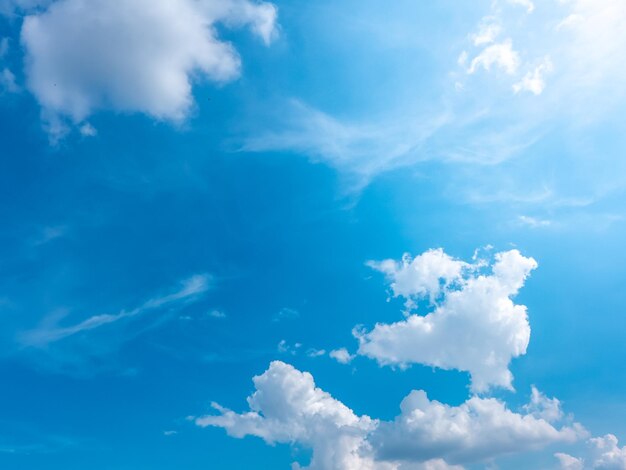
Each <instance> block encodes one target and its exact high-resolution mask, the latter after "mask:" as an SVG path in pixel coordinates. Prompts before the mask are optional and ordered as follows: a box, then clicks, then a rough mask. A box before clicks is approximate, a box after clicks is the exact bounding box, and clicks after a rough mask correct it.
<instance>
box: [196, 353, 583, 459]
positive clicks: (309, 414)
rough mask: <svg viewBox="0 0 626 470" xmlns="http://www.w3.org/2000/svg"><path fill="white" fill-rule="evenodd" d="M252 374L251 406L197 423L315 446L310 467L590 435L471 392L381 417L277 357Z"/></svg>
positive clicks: (422, 401) (416, 395) (494, 449)
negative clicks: (457, 400)
mask: <svg viewBox="0 0 626 470" xmlns="http://www.w3.org/2000/svg"><path fill="white" fill-rule="evenodd" d="M253 381H254V385H255V389H256V391H255V392H254V393H253V394H252V395H251V396H250V397H249V398H248V405H249V406H250V411H248V412H244V413H236V412H234V411H231V410H228V409H226V408H223V407H221V406H220V405H218V404H213V407H214V408H215V410H217V412H218V413H219V414H217V415H207V416H202V417H199V418H196V419H195V423H196V424H197V425H198V426H202V427H207V426H214V427H220V428H224V429H225V430H226V432H227V433H228V434H229V435H230V436H232V437H237V438H242V437H244V436H248V435H251V436H257V437H260V438H262V439H263V440H265V441H266V442H267V443H269V444H274V443H298V444H300V445H302V446H305V447H308V448H311V449H312V450H313V456H312V459H311V462H310V465H309V466H308V467H306V468H307V469H309V470H409V469H411V470H417V469H423V470H426V469H430V470H435V469H440V470H443V469H458V468H462V467H460V466H459V465H463V464H467V463H471V462H477V461H485V460H489V459H492V458H494V457H497V456H499V455H503V454H509V453H515V452H523V451H528V450H533V449H538V448H542V447H544V446H546V445H549V444H552V443H557V442H572V441H575V440H577V439H579V438H580V437H581V436H584V435H585V431H584V430H583V429H582V428H581V427H580V425H578V424H573V425H570V426H562V427H560V428H557V427H555V425H554V424H553V423H551V422H549V421H548V420H546V419H544V418H540V417H536V416H534V415H533V414H518V413H514V412H512V411H511V410H509V409H507V407H506V406H505V405H504V404H503V403H502V402H500V401H498V400H496V399H483V398H478V397H473V398H470V399H469V400H468V401H467V402H465V403H463V404H461V405H460V406H458V407H452V406H448V405H444V404H441V403H439V402H437V401H431V400H429V399H428V397H427V396H426V393H425V392H423V391H413V392H411V393H410V394H409V396H407V397H406V398H405V399H404V400H403V401H402V404H401V407H400V408H401V414H400V415H399V416H398V417H397V418H396V419H395V420H394V421H390V422H384V421H382V422H381V421H379V420H376V419H372V418H370V417H369V416H357V415H356V414H355V413H354V412H353V411H352V410H351V409H350V408H348V407H347V406H346V405H344V404H343V403H341V402H340V401H338V400H336V399H335V398H333V397H332V396H331V395H330V394H328V393H327V392H325V391H323V390H321V389H320V388H318V387H316V385H315V382H314V380H313V377H312V376H311V374H309V373H307V372H300V371H299V370H297V369H295V368H294V367H292V366H291V365H289V364H285V363H283V362H279V361H275V362H272V363H271V364H270V366H269V368H268V370H267V371H266V372H264V373H263V374H262V375H260V376H257V377H254V379H253ZM293 468H300V467H299V466H298V465H297V464H294V467H293Z"/></svg>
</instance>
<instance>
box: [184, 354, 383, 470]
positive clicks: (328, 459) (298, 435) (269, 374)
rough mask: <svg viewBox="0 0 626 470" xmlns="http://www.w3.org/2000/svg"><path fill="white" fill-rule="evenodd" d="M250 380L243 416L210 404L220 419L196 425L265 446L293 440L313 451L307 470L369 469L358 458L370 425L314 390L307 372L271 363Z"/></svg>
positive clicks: (364, 449)
mask: <svg viewBox="0 0 626 470" xmlns="http://www.w3.org/2000/svg"><path fill="white" fill-rule="evenodd" d="M253 381H254V385H255V388H256V391H255V392H254V394H252V395H251V396H250V397H249V398H248V404H249V406H250V411H249V412H246V413H243V414H237V413H235V412H233V411H230V410H227V409H225V408H222V407H221V406H219V405H217V404H214V405H213V406H214V408H215V409H216V410H217V411H219V412H220V415H218V416H203V417H200V418H197V419H196V420H195V422H196V424H197V425H199V426H202V427H206V426H217V427H222V428H224V429H226V431H227V432H228V434H229V435H230V436H233V437H238V438H241V437H244V436H247V435H253V436H257V437H260V438H262V439H264V440H265V441H266V442H268V443H270V444H273V443H277V442H279V443H292V442H298V443H300V444H301V445H304V446H307V447H310V448H312V449H313V458H312V460H311V464H310V466H309V467H308V468H309V469H311V470H333V469H336V470H366V469H372V468H373V466H372V462H371V460H370V461H369V462H368V461H367V460H368V459H367V458H364V457H362V455H361V454H362V453H364V452H367V450H368V449H367V443H366V441H365V436H366V435H367V434H368V433H369V432H370V431H371V430H372V429H373V428H374V426H375V422H374V421H373V420H372V419H370V418H369V417H367V416H363V417H358V416H357V415H355V414H354V412H353V411H352V410H351V409H349V408H348V407H347V406H345V405H344V404H343V403H341V402H339V401H337V400H335V399H334V398H333V397H331V396H330V395H329V394H328V393H326V392H324V391H323V390H321V389H319V388H317V387H316V386H315V383H314V381H313V377H312V376H311V374H309V373H307V372H304V373H303V372H300V371H298V370H296V369H294V368H293V367H292V366H290V365H288V364H285V363H283V362H279V361H275V362H272V363H271V364H270V367H269V369H268V370H267V371H266V372H265V373H264V374H262V375H260V376H257V377H254V379H253Z"/></svg>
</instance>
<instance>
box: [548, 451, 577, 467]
mask: <svg viewBox="0 0 626 470" xmlns="http://www.w3.org/2000/svg"><path fill="white" fill-rule="evenodd" d="M554 456H555V457H556V458H557V459H558V460H559V464H560V466H561V469H562V470H583V469H584V464H583V461H582V460H581V459H577V458H575V457H572V456H571V455H567V454H562V453H560V452H558V453H556V454H554Z"/></svg>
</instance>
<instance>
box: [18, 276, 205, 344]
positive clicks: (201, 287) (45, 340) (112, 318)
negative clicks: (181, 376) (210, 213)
mask: <svg viewBox="0 0 626 470" xmlns="http://www.w3.org/2000/svg"><path fill="white" fill-rule="evenodd" d="M209 280H210V278H209V276H208V275H207V274H198V275H195V276H192V277H190V278H188V279H185V280H184V281H183V282H182V287H181V288H180V289H179V290H178V291H176V292H174V293H172V294H168V295H165V296H160V297H154V298H152V299H149V300H148V301H146V302H144V303H143V304H142V305H141V306H139V307H137V308H134V309H132V310H129V311H124V310H122V311H121V312H120V313H116V314H102V315H94V316H92V317H89V318H87V319H86V320H83V321H82V322H80V323H77V324H75V325H71V326H66V327H56V326H50V325H42V326H40V327H39V328H36V329H34V330H30V331H27V332H25V333H23V334H22V335H21V336H20V338H19V340H20V342H21V343H22V344H23V345H25V346H38V347H42V346H46V345H48V344H50V343H54V342H56V341H59V340H61V339H63V338H67V337H68V336H72V335H75V334H77V333H80V332H83V331H90V330H93V329H96V328H99V327H101V326H103V325H108V324H111V323H114V322H117V321H119V320H123V319H126V318H131V317H135V316H138V315H141V314H143V313H145V312H147V311H150V310H155V309H158V308H160V307H164V306H166V305H169V304H173V303H176V302H180V301H188V300H191V299H193V298H194V297H197V296H199V295H201V294H203V293H205V292H206V291H207V290H208V289H209V287H210V284H209Z"/></svg>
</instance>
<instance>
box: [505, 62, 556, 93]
mask: <svg viewBox="0 0 626 470" xmlns="http://www.w3.org/2000/svg"><path fill="white" fill-rule="evenodd" d="M552 70H553V66H552V61H551V60H550V58H548V57H546V58H545V59H544V60H543V61H542V62H541V63H540V64H539V65H537V66H536V67H535V68H534V70H532V71H531V72H528V73H527V74H526V75H524V77H522V79H521V80H520V81H519V82H517V83H515V84H514V85H513V91H514V92H515V93H519V92H520V91H529V92H531V93H533V94H534V95H540V94H541V93H542V92H543V90H544V89H545V87H546V79H545V76H546V74H548V73H550V72H551V71H552Z"/></svg>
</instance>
